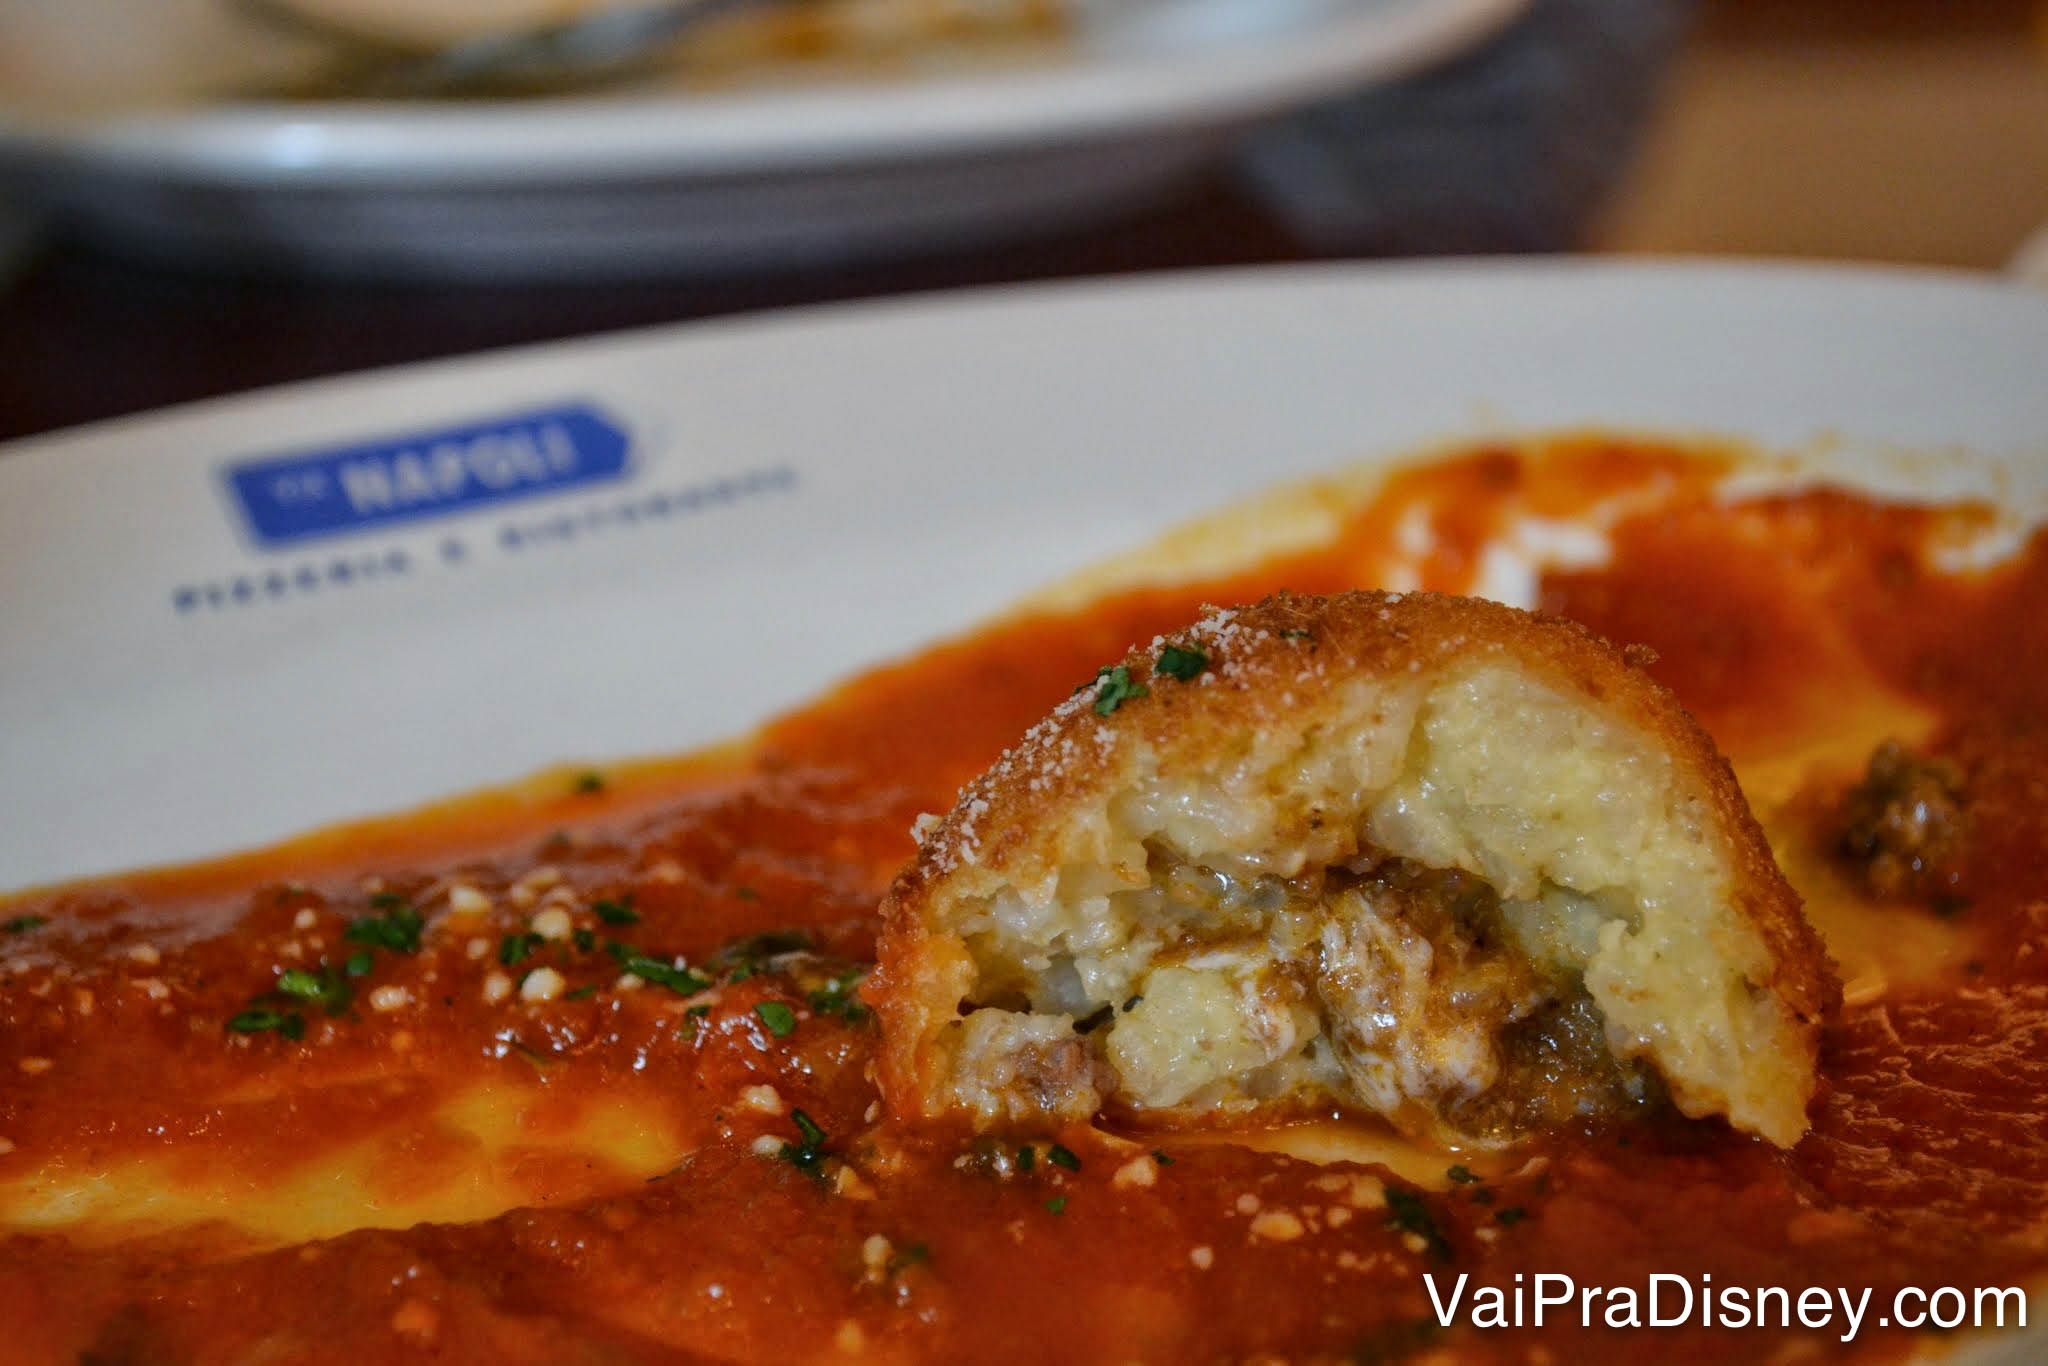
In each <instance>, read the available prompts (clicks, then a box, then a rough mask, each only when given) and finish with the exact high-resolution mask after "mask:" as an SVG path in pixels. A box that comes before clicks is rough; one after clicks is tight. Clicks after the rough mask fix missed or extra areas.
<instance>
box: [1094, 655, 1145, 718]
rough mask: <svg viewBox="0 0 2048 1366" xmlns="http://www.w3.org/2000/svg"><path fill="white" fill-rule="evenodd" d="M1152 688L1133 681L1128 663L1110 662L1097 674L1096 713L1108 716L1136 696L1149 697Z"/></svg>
mask: <svg viewBox="0 0 2048 1366" xmlns="http://www.w3.org/2000/svg"><path fill="white" fill-rule="evenodd" d="M1151 694H1152V690H1151V689H1150V688H1148V687H1146V686H1145V685H1144V684H1143V683H1133V682H1131V670H1130V666H1129V665H1127V664H1108V665H1105V666H1103V667H1102V668H1101V669H1099V670H1097V671H1096V674H1095V714H1096V715H1097V716H1108V715H1110V714H1111V713H1113V712H1114V711H1115V710H1116V709H1117V708H1118V707H1121V706H1122V705H1123V704H1124V703H1126V702H1128V701H1130V700H1131V699H1132V698H1134V697H1149V696H1151Z"/></svg>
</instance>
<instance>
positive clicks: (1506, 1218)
mask: <svg viewBox="0 0 2048 1366" xmlns="http://www.w3.org/2000/svg"><path fill="white" fill-rule="evenodd" d="M1493 1217H1494V1218H1496V1219H1498V1220H1499V1221H1500V1222H1501V1223H1503V1224H1505V1225H1507V1226H1508V1227H1510V1228H1512V1227H1514V1226H1515V1225H1516V1224H1519V1223H1521V1222H1522V1221H1523V1220H1524V1219H1526V1218H1528V1217H1529V1211H1527V1210H1525V1209H1523V1208H1522V1207H1521V1206H1520V1205H1509V1206H1508V1207H1507V1208H1506V1209H1503V1210H1495V1211H1494V1215H1493Z"/></svg>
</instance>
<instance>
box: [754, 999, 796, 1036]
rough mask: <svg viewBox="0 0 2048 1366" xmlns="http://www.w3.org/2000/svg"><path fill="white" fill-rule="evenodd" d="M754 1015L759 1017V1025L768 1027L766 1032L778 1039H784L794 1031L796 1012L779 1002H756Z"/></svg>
mask: <svg viewBox="0 0 2048 1366" xmlns="http://www.w3.org/2000/svg"><path fill="white" fill-rule="evenodd" d="M754 1013H755V1014H756V1015H759V1016H760V1017H761V1023H762V1024H764V1025H767V1026H768V1032H769V1033H770V1034H773V1035H774V1036H775V1037H776V1038H778V1039H786V1038H788V1037H789V1036H790V1035H791V1034H792V1033H794V1032H795V1031H796V1012H795V1011H793V1010H791V1009H790V1008H789V1007H788V1006H786V1005H784V1004H782V1002H780V1001H757V1002H756V1003H755V1004H754Z"/></svg>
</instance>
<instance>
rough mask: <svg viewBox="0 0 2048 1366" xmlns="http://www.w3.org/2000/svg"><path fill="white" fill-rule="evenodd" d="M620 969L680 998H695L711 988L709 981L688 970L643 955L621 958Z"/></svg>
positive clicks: (636, 954) (629, 955) (637, 954)
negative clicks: (666, 989) (661, 987)
mask: <svg viewBox="0 0 2048 1366" xmlns="http://www.w3.org/2000/svg"><path fill="white" fill-rule="evenodd" d="M619 967H620V968H621V969H622V970H624V971H626V972H630V973H632V974H633V975H634V976H635V977H638V978H639V979H640V980H641V981H643V982H652V983H654V984H655V985H656V986H663V987H667V988H668V989H669V990H670V991H673V992H674V993H675V994H676V995H678V996H695V995H696V994H697V993H698V992H700V991H704V990H707V989H709V987H710V986H711V983H710V981H709V980H707V979H705V978H703V977H699V976H698V975H697V974H696V973H694V972H691V971H690V970H689V969H688V968H679V967H676V966H675V965H674V964H672V963H664V962H662V961H661V960H660V959H659V958H649V957H648V956H647V955H645V954H641V953H635V954H628V955H626V956H625V957H623V958H621V959H620V961H619Z"/></svg>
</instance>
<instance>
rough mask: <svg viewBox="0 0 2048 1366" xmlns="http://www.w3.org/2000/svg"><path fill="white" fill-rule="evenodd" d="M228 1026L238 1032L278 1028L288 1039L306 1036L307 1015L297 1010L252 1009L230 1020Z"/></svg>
mask: <svg viewBox="0 0 2048 1366" xmlns="http://www.w3.org/2000/svg"><path fill="white" fill-rule="evenodd" d="M228 1028H229V1029H231V1030H233V1031H234V1032H235V1033H237V1034H262V1033H265V1032H267V1031H269V1030H276V1031H277V1032H278V1033H280V1034H282V1035H284V1037H286V1038H287V1039H294V1040H296V1039H300V1038H303V1037H305V1033H306V1017H305V1016H303V1015H301V1014H299V1012H298V1011H296V1010H263V1009H250V1010H245V1011H243V1012H242V1013H241V1014H239V1015H236V1016H234V1017H233V1018H232V1019H230V1020H229V1021H228Z"/></svg>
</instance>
